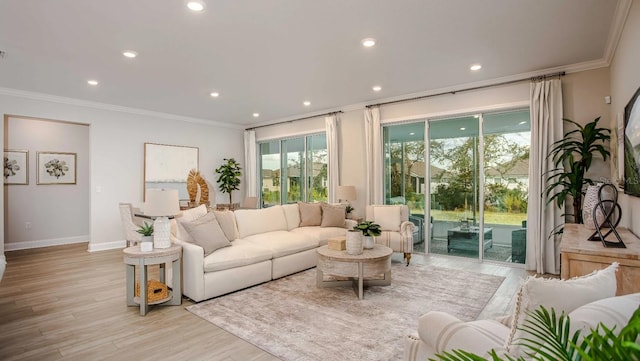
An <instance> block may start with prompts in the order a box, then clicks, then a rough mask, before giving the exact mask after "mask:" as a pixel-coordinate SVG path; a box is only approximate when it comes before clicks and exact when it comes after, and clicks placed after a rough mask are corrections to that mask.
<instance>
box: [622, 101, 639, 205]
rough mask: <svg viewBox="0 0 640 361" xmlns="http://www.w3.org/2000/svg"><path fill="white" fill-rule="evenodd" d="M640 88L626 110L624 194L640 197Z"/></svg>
mask: <svg viewBox="0 0 640 361" xmlns="http://www.w3.org/2000/svg"><path fill="white" fill-rule="evenodd" d="M639 99H640V88H638V90H636V93H635V94H634V95H633V97H631V100H630V101H629V103H628V104H627V106H626V107H625V108H624V155H623V156H624V192H625V193H626V194H629V195H632V196H636V197H640V100H639Z"/></svg>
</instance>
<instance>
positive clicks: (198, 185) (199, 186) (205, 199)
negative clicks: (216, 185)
mask: <svg viewBox="0 0 640 361" xmlns="http://www.w3.org/2000/svg"><path fill="white" fill-rule="evenodd" d="M187 193H189V202H190V205H193V206H197V205H200V204H205V205H209V187H208V186H207V182H206V181H205V180H204V178H202V176H201V175H200V172H199V171H197V170H195V169H192V170H190V171H189V176H188V177H187ZM198 194H199V195H200V196H199V197H198Z"/></svg>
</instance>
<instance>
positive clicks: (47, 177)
mask: <svg viewBox="0 0 640 361" xmlns="http://www.w3.org/2000/svg"><path fill="white" fill-rule="evenodd" d="M36 158H37V163H38V171H37V176H38V177H37V180H36V184H38V185H46V184H76V158H77V154H76V153H64V152H38V153H37V157H36Z"/></svg>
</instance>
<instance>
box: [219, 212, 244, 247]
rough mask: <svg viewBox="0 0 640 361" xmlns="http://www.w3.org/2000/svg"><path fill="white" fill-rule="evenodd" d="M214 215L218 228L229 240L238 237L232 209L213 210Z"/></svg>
mask: <svg viewBox="0 0 640 361" xmlns="http://www.w3.org/2000/svg"><path fill="white" fill-rule="evenodd" d="M213 213H214V214H215V215H216V219H217V220H218V223H219V224H220V228H222V231H223V232H224V235H225V236H227V239H228V240H229V241H233V240H234V239H236V238H238V227H237V226H236V216H235V215H234V214H233V212H232V211H229V210H224V211H213Z"/></svg>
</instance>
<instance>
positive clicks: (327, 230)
mask: <svg viewBox="0 0 640 361" xmlns="http://www.w3.org/2000/svg"><path fill="white" fill-rule="evenodd" d="M346 232H347V230H346V229H344V228H340V227H320V226H315V227H299V228H295V229H292V230H291V233H295V234H302V235H305V236H306V237H309V238H311V239H313V240H314V241H315V242H317V246H318V247H319V246H324V245H326V244H327V241H328V240H329V238H331V237H337V236H345V235H346Z"/></svg>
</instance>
